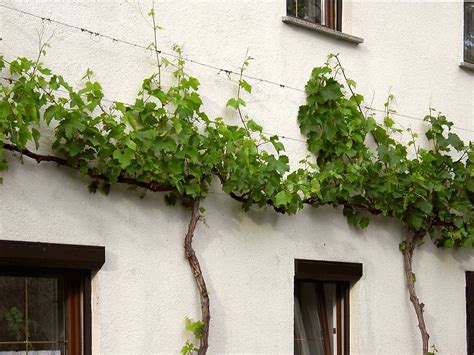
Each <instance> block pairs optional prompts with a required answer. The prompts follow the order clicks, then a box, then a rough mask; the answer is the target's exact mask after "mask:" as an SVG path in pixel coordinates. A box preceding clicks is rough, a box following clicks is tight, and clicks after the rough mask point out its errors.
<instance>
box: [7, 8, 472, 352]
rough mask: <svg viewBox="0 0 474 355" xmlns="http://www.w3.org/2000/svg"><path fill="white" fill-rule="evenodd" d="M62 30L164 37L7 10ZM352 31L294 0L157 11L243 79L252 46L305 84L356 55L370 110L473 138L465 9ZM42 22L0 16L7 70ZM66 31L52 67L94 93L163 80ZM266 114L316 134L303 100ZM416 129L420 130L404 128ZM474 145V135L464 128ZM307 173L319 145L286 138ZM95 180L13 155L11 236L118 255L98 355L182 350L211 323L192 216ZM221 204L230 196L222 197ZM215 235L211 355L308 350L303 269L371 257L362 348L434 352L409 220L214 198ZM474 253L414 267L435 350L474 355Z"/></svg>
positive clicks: (78, 13) (148, 66)
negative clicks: (321, 28) (301, 300)
mask: <svg viewBox="0 0 474 355" xmlns="http://www.w3.org/2000/svg"><path fill="white" fill-rule="evenodd" d="M1 3H3V4H9V5H11V6H14V7H17V8H20V9H24V10H27V11H30V12H33V13H35V14H39V15H42V16H45V17H51V18H54V19H57V20H60V21H64V22H67V23H70V24H74V25H77V26H80V27H86V28H88V29H90V30H92V31H97V32H101V33H104V34H109V35H112V36H114V37H118V38H121V39H124V40H127V41H131V42H136V43H140V44H143V45H148V44H149V43H150V42H151V40H152V32H151V29H150V28H149V27H148V26H147V24H146V22H145V20H144V18H143V17H142V15H141V14H140V8H141V11H142V12H143V13H146V12H147V9H148V8H149V6H150V3H149V2H142V3H141V4H140V7H139V6H138V5H137V3H135V2H132V1H5V0H3V1H2V2H1ZM344 9H345V10H344V11H345V13H344V25H343V26H344V30H345V31H347V32H348V33H351V34H354V35H356V36H360V37H363V38H364V39H365V42H364V44H362V45H359V46H355V45H352V44H349V43H346V42H341V41H338V40H336V39H332V38H329V37H325V36H323V35H321V34H318V33H313V32H309V31H307V30H304V29H300V28H296V27H291V26H289V25H287V24H284V23H282V22H281V16H282V15H284V14H285V1H284V0H271V1H270V0H258V1H257V0H239V1H237V0H227V1H223V0H219V1H218V0H214V1H210V0H208V1H195V0H175V1H157V13H158V17H159V22H160V25H162V26H163V27H164V30H163V31H162V32H160V38H159V42H160V46H161V47H162V48H164V49H167V48H169V47H170V45H171V44H172V43H175V42H176V43H179V44H181V45H182V46H183V47H184V51H185V53H186V54H187V55H189V56H190V57H192V58H194V59H197V60H199V61H203V62H206V63H210V64H213V65H216V66H219V67H226V68H236V67H238V66H239V64H240V63H241V61H242V59H243V57H244V54H245V52H246V50H247V49H249V51H250V54H251V55H252V56H253V57H255V58H256V60H255V61H254V62H253V63H252V67H251V69H250V72H249V74H251V75H256V76H258V77H263V78H266V79H270V80H275V81H278V82H281V83H285V84H287V85H290V86H294V87H299V88H303V87H304V84H305V82H306V80H307V78H308V76H309V74H310V70H311V69H312V68H313V67H314V66H317V65H320V64H321V63H323V62H324V60H325V57H326V55H327V54H328V53H330V52H332V53H340V54H341V59H342V61H343V63H344V65H345V67H346V68H347V70H348V73H349V75H350V76H351V77H352V78H353V79H355V80H356V81H357V82H358V88H359V90H360V91H361V93H363V94H364V95H365V96H366V101H367V103H368V104H370V103H371V102H372V106H374V107H377V108H382V107H383V102H384V101H385V98H386V96H387V93H388V91H389V90H390V92H391V93H393V94H395V95H396V97H397V106H396V108H397V109H398V110H399V111H400V112H401V113H404V114H408V115H413V116H417V117H422V116H423V115H424V114H426V112H427V109H428V107H429V106H430V105H431V106H433V107H435V108H437V109H439V110H442V111H443V112H445V113H446V114H447V115H448V116H449V117H450V118H451V119H452V120H454V121H455V124H456V125H457V126H460V127H465V128H469V129H473V128H474V124H473V113H474V112H473V111H474V100H473V99H474V73H472V72H467V71H464V70H462V69H460V68H459V67H458V64H459V62H460V61H461V60H462V26H463V24H462V22H463V14H462V2H461V1H455V2H454V1H453V2H441V1H436V2H435V1H433V2H427V1H417V2H415V1H411V2H398V1H377V2H374V1H370V2H368V1H354V2H345V5H344ZM41 26H42V24H41V21H39V20H35V19H32V18H30V17H27V16H25V15H19V14H17V13H14V12H11V11H8V10H6V9H3V8H1V9H0V37H1V38H2V40H1V41H0V51H1V53H2V54H4V55H5V57H6V58H7V59H11V58H13V57H14V56H16V55H21V56H29V57H32V56H36V51H37V44H38V41H37V35H36V31H37V30H39V29H41ZM44 31H45V33H46V35H50V34H52V33H54V36H53V38H52V39H51V41H50V43H51V48H50V49H49V50H48V56H47V57H46V58H45V59H44V61H45V63H46V64H47V65H48V66H49V67H51V68H53V69H54V70H56V71H59V72H60V73H62V74H63V75H64V76H65V77H66V78H67V79H69V80H71V81H72V82H74V83H76V84H78V83H79V79H80V77H81V76H82V75H83V73H84V72H85V70H86V68H91V69H92V70H93V71H94V73H95V74H96V78H97V80H99V81H100V82H101V83H102V84H103V87H104V90H105V93H106V96H107V97H108V98H111V99H114V100H125V101H131V100H132V99H133V97H134V93H135V92H136V91H137V90H138V87H139V85H140V81H141V79H142V78H143V77H144V76H145V75H147V74H150V73H151V72H152V70H153V66H152V63H153V57H152V56H151V55H150V54H149V53H146V52H145V51H144V50H142V49H137V48H133V47H129V46H126V45H122V44H119V43H112V42H111V41H109V40H106V39H103V38H98V37H92V36H90V35H87V34H84V33H81V32H78V31H74V30H71V29H67V28H64V27H61V26H58V25H54V24H50V23H47V22H46V23H44ZM188 69H189V72H190V73H191V74H192V75H195V76H197V77H198V78H199V79H200V80H201V82H202V94H203V96H204V99H205V107H206V110H207V112H209V113H210V114H211V115H213V116H217V115H223V116H224V117H225V118H226V119H227V120H228V122H230V123H235V124H237V123H238V120H237V118H236V117H235V116H233V115H232V114H230V113H229V112H227V111H225V102H226V100H227V98H228V97H230V96H231V95H232V94H234V93H235V86H234V85H233V84H231V83H229V81H228V80H226V79H225V77H224V76H223V75H222V74H220V75H217V73H216V71H213V70H210V69H206V68H203V67H199V66H196V65H193V64H189V67H188ZM252 84H253V85H254V94H253V96H252V98H251V99H249V101H250V104H249V105H248V106H249V112H250V113H251V115H252V116H253V117H254V118H255V120H256V121H257V122H259V123H261V124H263V125H264V126H265V129H266V130H267V131H269V132H272V133H276V134H283V135H286V136H289V137H295V138H302V137H301V136H300V134H299V130H298V128H297V124H296V113H297V110H298V106H299V105H300V104H301V103H303V102H304V95H303V94H302V93H299V92H296V91H290V90H286V89H281V88H279V87H276V86H271V85H268V84H265V83H259V82H252ZM396 119H397V121H398V122H399V123H400V124H401V125H403V126H404V127H409V126H411V127H413V128H414V129H420V128H422V124H421V123H420V122H419V121H415V120H410V119H406V118H402V117H396ZM457 133H458V134H460V135H461V136H462V137H463V138H464V139H466V140H467V139H472V138H473V134H472V133H470V132H465V131H458V132H457ZM285 144H286V146H287V151H288V154H289V155H290V157H291V159H292V162H293V163H295V162H297V161H298V160H299V159H300V158H301V157H303V156H305V155H306V150H305V146H304V143H300V142H297V141H291V140H288V141H285ZM85 185H86V181H84V180H83V179H81V178H80V177H79V176H78V175H77V174H76V173H74V172H71V171H69V170H67V169H59V168H55V167H54V166H51V165H47V164H44V165H37V164H35V163H32V162H30V161H28V160H26V159H25V163H24V164H23V165H21V164H20V163H18V162H17V161H15V160H11V165H10V170H9V171H8V172H7V173H6V174H5V182H4V184H3V186H1V187H0V199H1V201H2V203H1V204H0V238H1V239H14V240H28V241H43V242H60V243H77V244H92V245H105V246H106V263H105V265H104V266H103V268H102V269H101V270H100V271H99V272H98V273H97V274H96V275H95V277H94V279H93V322H94V333H93V338H94V339H93V342H94V349H93V352H94V354H131V353H143V354H152V353H153V354H157V353H163V354H168V353H178V351H179V349H180V347H181V346H182V344H183V343H184V341H185V339H186V334H185V333H184V331H183V324H184V317H185V316H189V317H191V318H198V316H199V304H198V298H197V294H196V290H195V287H194V284H193V278H192V276H191V275H190V272H189V270H188V266H187V263H186V261H185V259H184V255H183V249H182V241H183V236H184V233H185V229H186V224H187V223H188V219H189V213H188V212H187V211H185V210H182V209H181V208H179V207H174V208H170V207H167V206H165V205H164V203H163V199H162V196H159V195H155V196H152V195H149V196H148V197H146V198H145V199H144V200H140V199H139V198H138V196H136V195H135V194H134V193H132V192H129V191H127V190H126V189H125V188H123V189H122V188H114V190H113V192H112V193H111V195H110V196H109V197H104V196H102V195H101V194H97V195H90V194H88V193H87V189H86V187H85ZM216 191H218V186H216ZM205 207H206V209H207V212H206V222H207V225H208V226H204V225H200V226H199V227H198V231H197V237H196V241H195V248H196V250H197V253H198V255H199V257H200V260H201V263H202V268H203V271H204V274H205V276H206V280H207V284H208V287H209V293H210V297H211V312H212V324H211V337H210V343H211V346H210V351H209V352H210V353H211V354H291V353H292V351H293V272H294V270H293V264H294V259H295V258H306V259H316V260H336V261H353V262H361V263H363V265H364V276H363V277H362V279H361V280H360V281H359V282H358V283H357V284H356V285H355V286H354V288H353V289H352V291H351V301H352V304H351V307H352V309H351V317H352V320H351V353H353V354H415V353H420V340H419V335H418V329H417V327H416V325H417V322H416V319H415V315H414V313H413V311H412V309H411V305H410V303H409V300H408V295H407V292H406V290H405V287H404V277H403V269H402V258H401V255H400V252H399V251H398V243H399V242H400V240H401V237H402V230H401V228H400V226H399V225H397V224H396V223H395V222H393V221H390V220H387V219H375V220H374V221H373V223H372V224H371V225H370V227H369V228H368V230H365V231H362V232H361V231H357V230H355V229H353V228H351V227H349V226H348V225H347V223H346V221H345V220H344V218H343V217H342V216H341V213H340V212H338V211H334V210H332V209H320V210H313V209H305V210H304V211H303V212H302V213H300V214H299V215H297V216H295V217H287V216H280V215H276V214H275V213H273V212H272V211H254V212H251V213H248V214H246V213H244V212H242V211H241V210H240V207H239V205H238V204H237V203H235V202H233V201H231V200H230V199H229V198H227V197H226V196H222V195H211V197H210V198H208V199H207V200H206V202H205ZM472 256H473V253H472V252H465V251H443V250H436V248H434V247H433V246H432V244H431V243H430V242H429V241H427V243H425V244H424V245H423V246H422V247H421V248H419V250H418V251H417V252H416V256H415V265H414V267H415V270H416V273H417V276H418V280H419V282H418V283H417V287H418V289H419V296H420V298H421V299H422V301H423V302H424V303H425V304H426V310H427V311H426V321H427V324H428V326H429V329H430V334H431V340H432V343H434V344H436V347H437V348H438V349H439V351H440V353H442V354H463V353H465V352H466V350H465V349H466V340H465V334H466V327H465V296H464V287H465V280H464V272H465V270H474V260H473V258H472Z"/></svg>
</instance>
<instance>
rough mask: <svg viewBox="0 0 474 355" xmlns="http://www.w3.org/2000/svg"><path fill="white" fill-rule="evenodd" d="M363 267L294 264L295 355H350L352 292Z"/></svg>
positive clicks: (314, 262)
mask: <svg viewBox="0 0 474 355" xmlns="http://www.w3.org/2000/svg"><path fill="white" fill-rule="evenodd" d="M361 276H362V264H357V263H340V262H327V261H311V260H295V286H294V287H295V288H294V302H295V303H294V306H295V307H294V308H295V310H294V312H295V319H294V353H295V354H296V355H343V354H344V355H346V354H349V334H350V318H349V312H350V310H349V303H350V302H349V290H350V287H351V283H353V282H355V281H357V280H358V279H360V277H361Z"/></svg>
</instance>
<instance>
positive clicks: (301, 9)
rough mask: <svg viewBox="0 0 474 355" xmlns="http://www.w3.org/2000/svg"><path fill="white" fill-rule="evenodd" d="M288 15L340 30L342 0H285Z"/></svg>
mask: <svg viewBox="0 0 474 355" xmlns="http://www.w3.org/2000/svg"><path fill="white" fill-rule="evenodd" d="M286 4H287V6H286V13H287V15H289V16H294V17H298V18H301V19H303V20H306V21H310V22H314V23H317V24H320V25H322V26H325V27H328V28H330V29H333V30H336V31H342V0H287V3H286Z"/></svg>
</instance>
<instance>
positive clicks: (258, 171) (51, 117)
mask: <svg viewBox="0 0 474 355" xmlns="http://www.w3.org/2000/svg"><path fill="white" fill-rule="evenodd" d="M174 49H175V51H176V53H177V54H178V59H177V60H176V61H173V62H170V61H165V60H163V61H162V62H161V63H160V65H164V66H165V67H168V68H170V69H171V73H172V76H173V78H174V82H175V84H174V85H172V86H169V87H166V88H165V87H163V85H162V83H161V74H160V75H158V74H156V75H152V76H150V77H148V78H146V79H145V80H144V81H143V84H142V86H141V89H140V91H139V93H138V96H137V98H136V100H135V102H134V103H133V104H126V103H123V102H114V103H113V104H112V105H105V104H104V94H103V91H102V87H101V85H100V84H99V83H98V82H95V81H93V80H92V73H91V72H90V71H87V73H86V75H85V76H84V78H83V80H84V83H83V86H82V87H81V88H79V89H77V90H75V89H74V88H73V87H72V86H71V85H70V84H68V83H67V82H66V81H65V80H64V78H63V77H61V76H59V75H55V74H53V73H52V72H51V71H50V70H49V69H47V68H45V67H44V66H43V65H42V64H41V63H40V62H39V60H37V61H31V60H28V59H26V58H18V59H16V60H13V61H12V62H7V61H6V60H4V59H3V58H2V57H0V69H1V70H4V71H5V70H8V71H9V73H10V77H11V80H10V81H9V82H8V81H7V82H5V84H2V85H1V87H0V170H6V169H7V162H6V160H5V159H4V158H3V154H2V150H3V148H4V147H7V146H11V145H13V146H15V147H16V148H17V149H18V150H19V151H20V152H25V151H26V150H27V149H28V148H29V146H30V145H31V144H32V143H34V144H35V147H36V149H38V148H39V146H40V143H41V142H43V141H44V140H43V139H42V138H41V132H44V131H45V125H48V126H50V127H51V128H52V129H53V130H54V143H53V144H52V147H51V148H52V149H53V150H54V151H55V152H56V154H57V155H58V156H59V157H60V158H61V159H64V160H65V162H66V165H68V166H70V167H72V168H76V169H78V170H79V171H80V172H81V174H83V175H88V176H90V177H92V178H93V181H92V183H91V184H90V186H89V188H90V190H91V191H92V192H95V191H96V190H97V189H99V188H100V189H102V190H104V191H105V192H106V193H107V192H108V191H109V189H110V186H111V184H114V183H116V182H133V184H131V185H132V187H134V188H140V187H146V188H148V190H152V191H166V192H168V195H167V201H168V202H169V203H171V204H173V203H174V202H176V200H178V199H180V200H184V201H186V200H189V199H196V198H204V197H206V196H207V194H208V190H209V186H210V184H211V182H212V180H213V177H217V178H218V180H219V181H220V183H221V184H222V188H223V191H224V192H226V193H228V194H229V195H230V196H231V197H232V198H234V199H236V200H238V201H240V202H242V203H243V205H244V207H245V208H249V207H250V206H252V205H254V204H255V205H258V206H266V205H269V206H271V207H273V208H274V209H275V210H277V211H278V212H282V213H289V214H293V213H296V212H297V211H298V210H299V209H301V208H303V206H304V205H305V204H308V205H312V206H314V207H319V206H324V205H331V206H334V207H338V208H339V207H342V208H343V211H344V214H345V215H346V216H347V217H348V220H349V222H350V223H352V224H354V225H357V226H359V227H366V226H367V225H368V223H369V219H368V217H369V215H370V214H374V215H378V214H381V215H385V216H391V217H395V218H397V219H399V220H400V221H402V222H403V223H404V224H405V225H406V226H408V228H410V229H411V230H413V231H415V232H423V233H429V234H430V235H431V236H432V237H433V239H434V240H435V241H436V243H437V244H438V245H443V246H445V247H453V246H464V247H467V246H469V247H470V246H472V245H473V243H474V235H473V228H472V223H471V220H472V215H473V207H472V201H473V192H474V172H473V158H474V155H473V154H474V153H473V151H472V148H473V144H472V143H469V145H466V144H464V143H463V142H462V140H461V139H460V138H459V137H458V136H457V135H456V134H454V133H452V132H450V128H451V126H452V123H450V122H449V121H448V120H447V119H446V117H444V116H443V115H441V114H435V113H434V112H430V115H428V116H427V117H426V118H425V120H426V121H427V123H428V125H429V129H428V130H427V132H426V134H425V135H426V139H427V140H428V143H429V144H428V145H429V147H428V148H421V147H419V146H418V145H417V143H416V140H415V138H416V135H415V134H414V133H413V132H411V131H410V132H409V133H410V134H411V137H412V139H411V141H410V142H409V144H408V145H407V146H405V145H403V144H402V143H400V142H399V141H398V140H396V139H395V138H394V137H393V136H394V135H395V134H399V133H401V130H400V129H398V128H396V127H395V125H394V121H393V120H392V118H391V110H390V109H388V108H387V115H386V117H385V120H384V124H383V125H381V124H378V123H377V122H376V121H375V119H374V118H373V117H372V116H370V115H369V116H367V115H364V114H363V112H362V111H361V109H360V102H362V100H363V98H362V97H361V96H360V95H356V94H354V92H353V90H354V89H355V83H354V82H353V81H352V80H348V79H345V80H344V81H343V84H341V82H340V81H339V80H338V79H339V78H338V75H339V76H340V75H341V73H342V74H344V70H343V68H342V67H341V66H340V64H339V62H338V64H336V65H332V66H331V65H330V63H329V62H328V63H326V65H325V66H323V67H320V68H315V69H314V70H313V72H312V75H311V78H310V80H309V82H308V83H307V85H306V92H307V102H306V104H305V105H303V106H301V107H300V110H299V113H298V122H299V125H300V128H301V131H302V133H303V134H305V135H306V137H307V142H308V150H309V151H310V152H311V153H312V154H313V155H314V157H308V158H307V159H305V160H303V161H301V162H300V163H301V166H300V168H298V169H296V170H294V171H290V167H289V159H288V157H287V156H286V155H285V154H284V146H283V144H282V143H281V142H280V141H279V138H278V137H277V136H268V135H266V134H264V132H263V128H262V127H261V126H260V125H259V124H257V123H256V121H254V120H253V119H251V118H250V117H249V116H248V115H246V114H244V111H245V108H246V102H245V100H244V98H243V94H244V93H248V94H250V93H251V91H252V86H251V85H250V84H249V83H248V82H247V81H245V80H244V79H243V73H244V71H245V70H246V69H247V67H248V65H249V63H250V60H251V58H250V57H246V59H245V61H244V63H243V65H242V67H241V71H240V77H239V78H238V80H236V84H237V86H238V91H237V95H236V97H233V98H231V99H230V100H229V101H228V102H227V107H228V108H230V109H232V110H235V112H236V114H238V115H239V117H240V119H241V123H242V125H241V126H235V125H228V124H226V123H225V122H224V120H223V119H222V118H219V117H218V118H216V119H210V118H209V117H208V116H207V115H206V114H205V113H204V112H203V111H202V110H201V105H202V99H201V97H200V95H199V93H198V88H199V81H198V80H197V79H196V78H193V77H191V76H189V75H188V74H186V72H185V70H184V66H185V61H184V60H183V59H182V57H181V50H180V49H179V47H175V48H174ZM336 59H337V57H336ZM344 77H345V74H344ZM345 87H348V88H349V91H350V93H351V94H348V92H347V90H346V89H345ZM370 140H373V141H374V142H375V144H374V146H375V148H374V147H373V146H372V145H371V144H370ZM411 146H413V149H414V152H415V153H414V154H410V147H411ZM267 147H268V148H269V149H264V148H267Z"/></svg>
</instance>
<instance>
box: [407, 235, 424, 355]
mask: <svg viewBox="0 0 474 355" xmlns="http://www.w3.org/2000/svg"><path fill="white" fill-rule="evenodd" d="M421 238H422V235H420V234H415V233H414V232H413V231H410V230H408V231H407V234H406V239H405V245H404V248H403V250H402V252H403V264H404V269H405V277H406V279H407V287H408V292H409V293H410V302H411V303H412V305H413V308H414V309H415V313H416V317H417V318H418V328H420V333H421V340H422V343H423V355H426V354H428V346H429V345H428V341H429V338H430V335H429V334H428V331H427V330H426V324H425V317H424V315H423V312H424V310H423V308H424V307H425V305H424V304H423V303H420V300H419V299H418V297H417V295H416V290H415V274H414V273H413V253H414V251H415V248H416V244H417V243H418V242H419V241H420V240H421Z"/></svg>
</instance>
